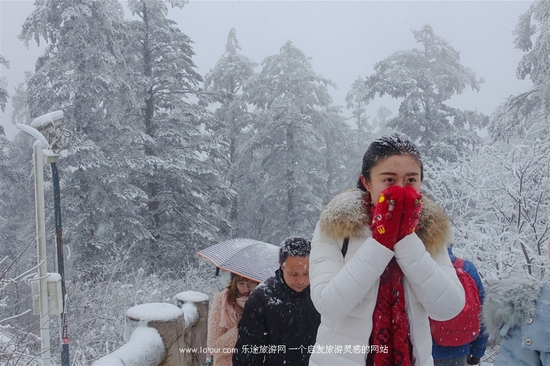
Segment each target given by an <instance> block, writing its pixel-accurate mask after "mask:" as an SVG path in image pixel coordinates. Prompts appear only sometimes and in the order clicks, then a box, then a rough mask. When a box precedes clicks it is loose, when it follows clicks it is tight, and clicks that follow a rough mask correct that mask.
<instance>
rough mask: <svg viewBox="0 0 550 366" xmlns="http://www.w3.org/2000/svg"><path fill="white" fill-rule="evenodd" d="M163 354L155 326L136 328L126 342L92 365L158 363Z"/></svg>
mask: <svg viewBox="0 0 550 366" xmlns="http://www.w3.org/2000/svg"><path fill="white" fill-rule="evenodd" d="M163 355H164V342H163V341H162V338H161V337H160V334H159V333H158V331H157V330H156V329H155V328H145V327H141V328H136V329H135V330H134V331H133V332H132V336H131V337H130V340H129V341H128V343H126V344H124V345H123V346H122V347H120V348H119V349H117V350H116V351H115V352H113V353H111V354H109V355H107V356H104V357H102V358H100V359H99V360H97V361H95V362H94V363H93V365H92V366H143V365H158V364H159V363H160V362H161V361H162V359H163Z"/></svg>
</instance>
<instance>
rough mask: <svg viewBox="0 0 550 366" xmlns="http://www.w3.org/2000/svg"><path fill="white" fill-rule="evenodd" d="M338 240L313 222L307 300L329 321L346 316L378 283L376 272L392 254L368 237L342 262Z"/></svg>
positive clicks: (386, 262) (382, 267) (379, 270)
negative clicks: (308, 296) (310, 300)
mask: <svg viewBox="0 0 550 366" xmlns="http://www.w3.org/2000/svg"><path fill="white" fill-rule="evenodd" d="M353 239H354V238H351V239H350V245H351V240H353ZM355 239H356V240H357V238H355ZM342 241H343V238H340V239H339V240H338V239H335V238H332V237H330V236H329V235H327V234H326V233H325V232H324V231H323V230H322V229H321V227H320V225H319V223H317V227H316V228H315V232H314V234H313V239H312V241H311V254H310V257H309V278H310V286H311V287H310V288H311V299H312V301H313V304H314V305H315V308H316V309H317V311H318V312H319V313H320V314H321V315H322V316H324V317H327V318H328V319H333V320H338V319H340V318H343V317H344V316H346V315H348V314H349V313H350V312H351V311H352V310H353V309H354V308H355V307H356V306H357V305H359V303H360V302H361V301H362V300H363V299H364V298H365V297H366V296H367V293H368V292H369V291H370V290H371V289H372V288H373V287H374V286H377V285H378V281H379V278H380V275H381V274H382V273H383V272H384V269H385V268H386V266H387V264H388V263H389V262H390V261H391V259H392V258H393V255H394V253H393V251H391V250H389V249H387V248H386V247H384V246H382V245H380V244H379V243H377V242H376V241H375V240H374V239H372V238H368V239H366V240H365V241H364V242H363V243H362V244H360V247H359V248H358V249H357V251H356V252H355V253H354V254H353V256H352V257H350V258H349V259H348V261H347V262H345V263H344V258H343V256H342V252H341V250H340V243H341V242H342ZM348 255H349V254H348Z"/></svg>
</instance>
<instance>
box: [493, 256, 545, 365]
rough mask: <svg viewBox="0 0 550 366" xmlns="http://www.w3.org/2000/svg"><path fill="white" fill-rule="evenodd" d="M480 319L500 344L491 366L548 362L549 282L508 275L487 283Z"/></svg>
mask: <svg viewBox="0 0 550 366" xmlns="http://www.w3.org/2000/svg"><path fill="white" fill-rule="evenodd" d="M548 250H549V257H550V245H549V248H548ZM483 319H484V322H485V325H486V326H487V330H488V332H489V336H490V339H491V341H494V342H496V343H497V344H498V343H500V351H499V354H498V355H497V358H496V359H495V363H494V365H495V366H548V365H550V282H549V281H545V282H540V281H538V280H536V279H534V278H533V277H531V276H528V275H527V274H520V275H518V274H512V275H510V277H508V278H507V279H506V280H501V281H500V282H498V283H496V284H494V285H488V286H487V288H486V296H485V306H484V308H483Z"/></svg>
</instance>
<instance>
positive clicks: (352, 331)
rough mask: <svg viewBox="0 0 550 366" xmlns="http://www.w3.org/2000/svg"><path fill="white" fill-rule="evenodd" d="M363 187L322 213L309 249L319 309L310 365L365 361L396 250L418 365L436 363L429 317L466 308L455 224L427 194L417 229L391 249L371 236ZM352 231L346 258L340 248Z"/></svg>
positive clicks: (443, 316)
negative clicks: (452, 253)
mask: <svg viewBox="0 0 550 366" xmlns="http://www.w3.org/2000/svg"><path fill="white" fill-rule="evenodd" d="M367 211H368V210H367V209H366V207H365V205H364V193H363V192H362V191H361V190H359V189H352V190H348V191H345V192H343V193H341V194H339V195H338V196H336V197H335V198H334V199H333V200H332V201H331V202H330V203H329V204H328V205H327V206H326V207H325V208H324V209H323V211H322V212H321V218H320V220H319V222H318V223H317V226H316V228H315V233H314V234H313V240H312V244H311V254H310V260H309V262H310V267H309V270H310V272H309V275H310V283H311V298H312V300H313V304H314V305H315V307H316V309H317V310H318V311H319V313H320V314H321V325H320V326H319V330H318V332H317V339H316V345H315V347H314V349H313V354H312V355H311V358H310V365H330V366H344V365H365V359H366V356H367V352H368V350H369V348H368V346H369V337H370V334H371V332H372V314H373V311H374V306H375V303H376V298H377V295H378V285H379V279H380V276H381V274H382V272H383V271H384V269H385V268H386V265H387V264H388V263H389V262H390V260H391V259H392V258H393V257H394V256H395V258H396V260H397V263H398V264H399V266H400V267H401V269H402V271H403V273H404V276H405V279H404V281H405V282H404V285H405V301H406V307H407V316H408V320H409V325H410V340H411V343H412V353H413V358H412V359H413V365H415V366H426V365H433V360H432V356H431V352H432V338H431V335H430V326H429V321H428V317H431V318H433V319H436V320H447V319H451V318H453V317H455V316H456V315H457V314H458V313H459V312H460V311H461V310H462V308H463V307H464V301H465V299H464V289H463V288H462V285H461V284H460V281H459V280H458V278H457V276H456V272H455V269H454V268H453V266H452V264H451V261H450V259H449V255H448V253H447V249H446V248H447V246H448V244H449V242H450V223H449V220H448V219H447V216H446V215H445V213H444V212H443V210H442V209H441V208H440V207H439V206H437V205H436V204H435V203H434V202H433V201H431V200H429V199H428V198H426V197H424V199H423V207H422V212H421V215H420V222H419V225H418V230H417V233H413V234H410V235H408V236H406V237H405V238H403V239H402V240H401V241H399V242H398V243H397V244H396V245H395V247H394V251H391V250H389V249H387V248H386V247H384V246H383V245H381V244H380V243H378V242H377V241H376V240H374V239H373V238H372V237H371V232H370V229H369V225H368V224H369V223H370V221H371V218H370V212H367ZM345 237H349V245H348V251H347V253H346V256H345V257H344V256H343V255H342V252H341V248H342V243H343V241H344V238H345Z"/></svg>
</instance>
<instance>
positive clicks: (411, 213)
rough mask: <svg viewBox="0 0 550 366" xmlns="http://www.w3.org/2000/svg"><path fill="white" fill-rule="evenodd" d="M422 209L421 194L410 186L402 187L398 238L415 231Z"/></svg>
mask: <svg viewBox="0 0 550 366" xmlns="http://www.w3.org/2000/svg"><path fill="white" fill-rule="evenodd" d="M421 210H422V195H421V194H420V193H418V191H417V190H416V189H414V188H413V187H411V186H406V187H405V188H403V216H402V217H401V226H400V227H399V237H398V238H397V239H398V240H397V241H399V240H401V239H403V238H404V237H405V236H407V235H409V234H412V233H414V232H415V231H416V227H417V226H418V221H419V220H420V211H421Z"/></svg>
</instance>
